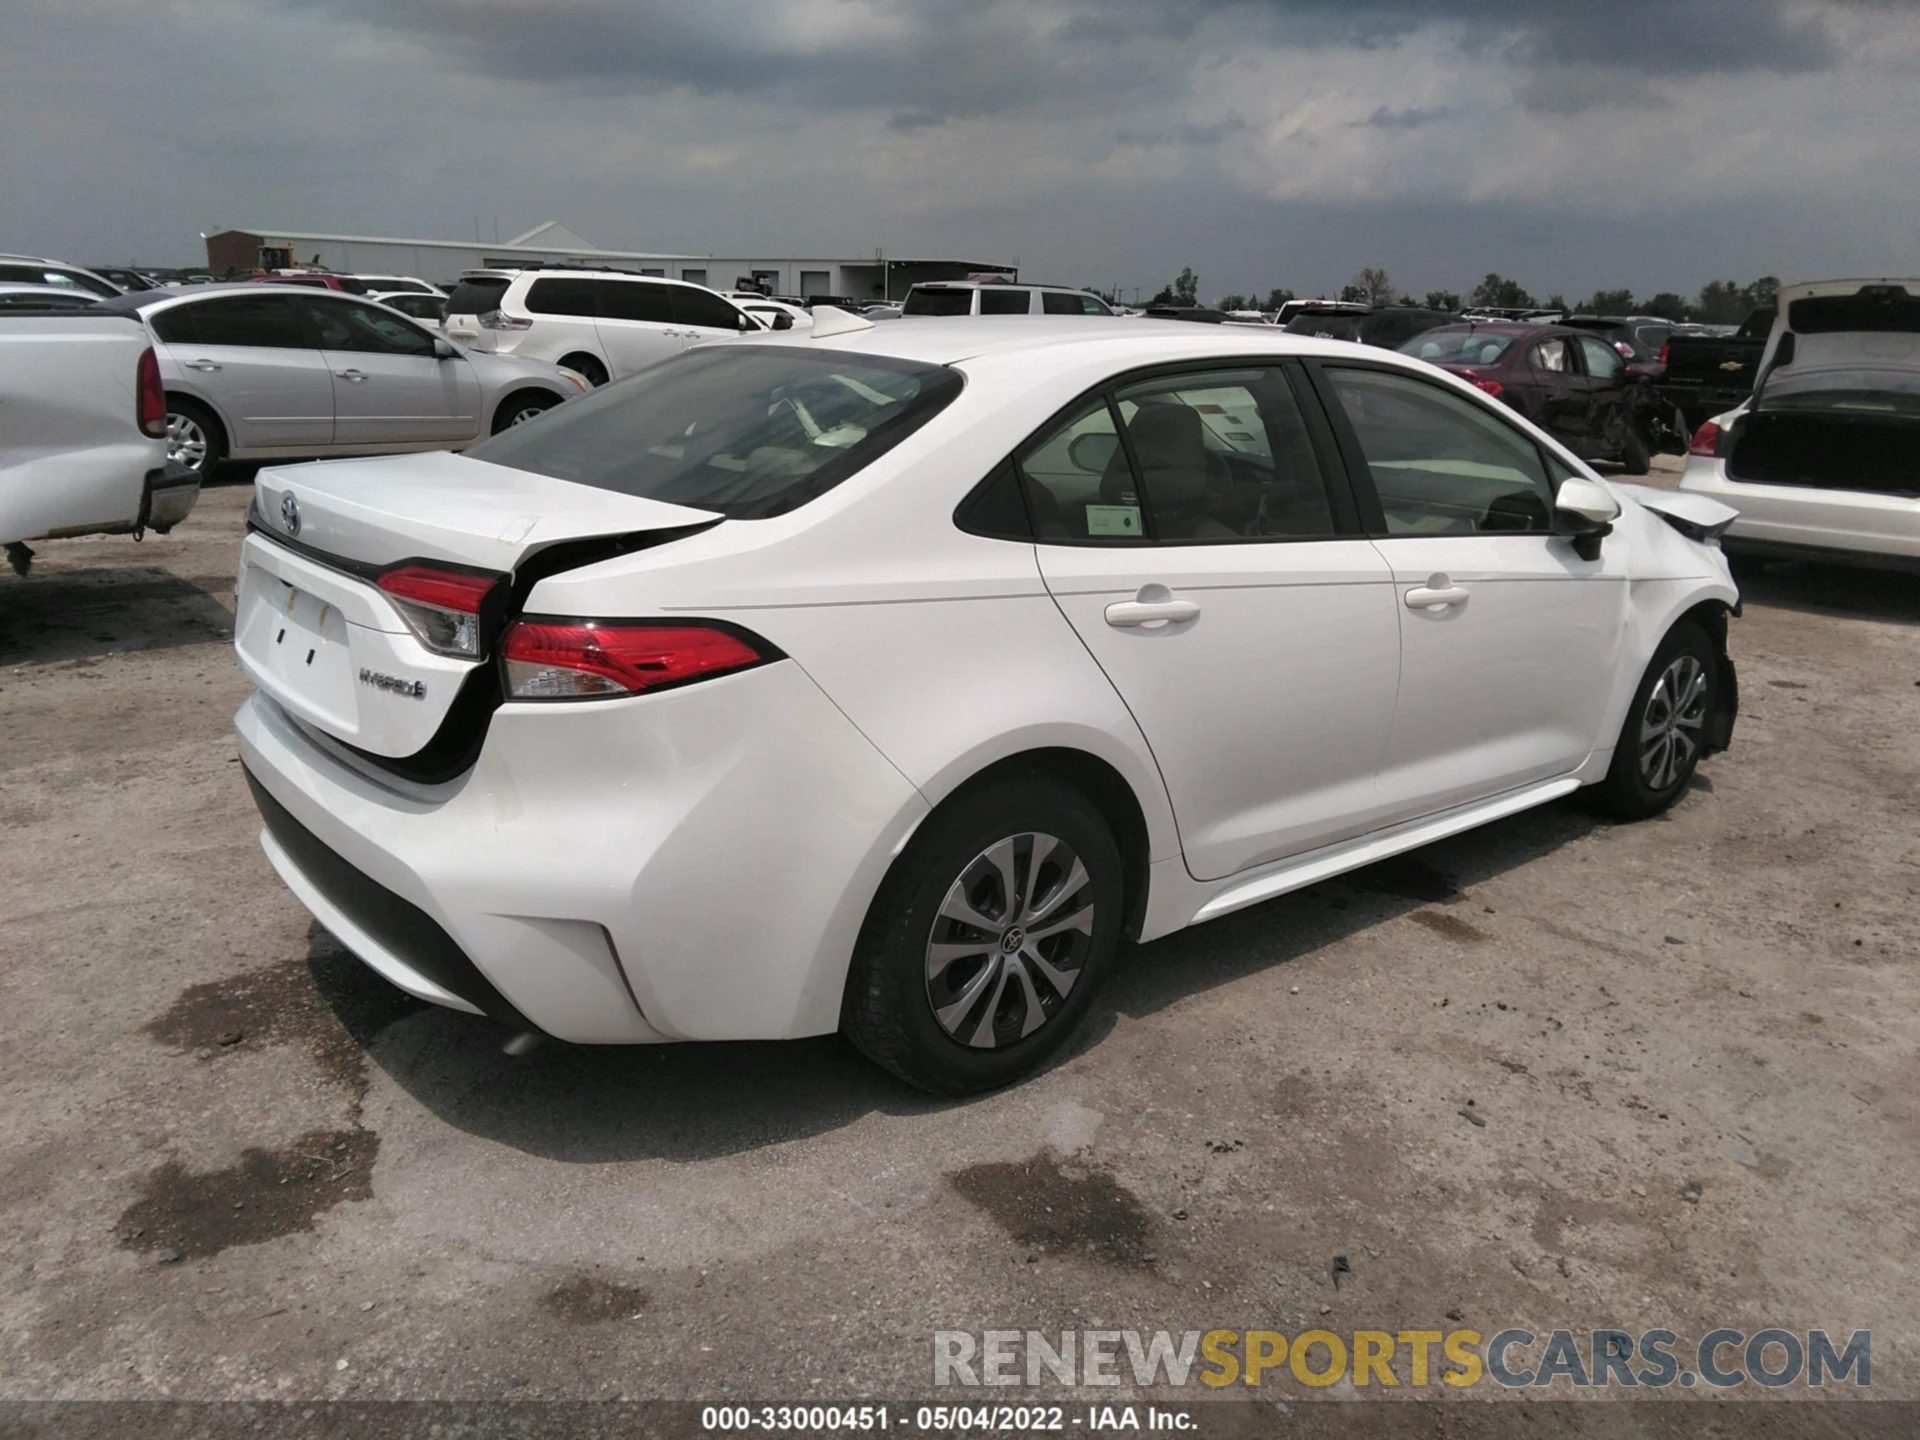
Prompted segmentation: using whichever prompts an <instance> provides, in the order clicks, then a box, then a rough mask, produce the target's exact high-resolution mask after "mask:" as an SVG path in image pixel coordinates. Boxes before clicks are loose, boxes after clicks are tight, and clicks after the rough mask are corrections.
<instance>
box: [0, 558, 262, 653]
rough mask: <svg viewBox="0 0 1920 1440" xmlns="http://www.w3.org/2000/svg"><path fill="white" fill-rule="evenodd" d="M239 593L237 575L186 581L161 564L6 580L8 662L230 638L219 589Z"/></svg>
mask: <svg viewBox="0 0 1920 1440" xmlns="http://www.w3.org/2000/svg"><path fill="white" fill-rule="evenodd" d="M232 588H233V577H232V575H230V574H228V575H202V576H194V577H192V578H183V577H182V576H179V575H176V574H174V573H173V572H171V571H169V570H164V569H162V568H161V567H160V566H158V565H128V566H114V567H111V568H100V569H86V570H55V571H42V570H37V569H36V570H35V571H34V573H33V574H31V575H29V576H27V577H25V578H21V577H19V576H13V575H8V576H5V577H0V665H50V664H57V663H59V662H61V661H67V660H81V659H91V658H94V657H97V656H101V655H107V654H112V653H114V652H125V651H132V650H165V649H170V648H172V647H175V646H179V645H205V644H208V643H210V642H212V641H216V640H225V639H229V638H230V637H231V636H232V634H233V611H232V609H231V608H230V607H229V606H227V605H224V604H222V603H221V602H220V601H219V600H217V599H216V598H214V592H215V591H218V590H222V589H225V590H228V591H231V590H232Z"/></svg>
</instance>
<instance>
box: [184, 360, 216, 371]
mask: <svg viewBox="0 0 1920 1440" xmlns="http://www.w3.org/2000/svg"><path fill="white" fill-rule="evenodd" d="M186 366H187V369H189V370H218V369H219V368H220V362H219V361H217V360H189V361H187V362H186Z"/></svg>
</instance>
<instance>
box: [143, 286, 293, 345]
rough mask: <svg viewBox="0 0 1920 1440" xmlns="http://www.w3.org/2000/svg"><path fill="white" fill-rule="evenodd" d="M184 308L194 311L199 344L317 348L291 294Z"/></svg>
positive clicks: (229, 299)
mask: <svg viewBox="0 0 1920 1440" xmlns="http://www.w3.org/2000/svg"><path fill="white" fill-rule="evenodd" d="M180 309H181V310H186V311H191V312H192V317H191V321H190V323H191V325H192V330H193V340H192V343H194V344H196V345H243V346H249V347H255V348H262V349H274V350H311V349H313V348H315V347H314V343H313V341H312V340H311V339H310V338H309V337H308V335H307V327H306V325H305V324H304V323H303V321H302V320H301V318H300V314H299V312H298V311H297V310H295V309H294V303H293V297H292V296H291V295H228V296H223V297H222V298H220V299H218V300H209V301H207V302H206V303H205V304H202V305H183V306H181V307H180ZM167 313H168V314H169V315H172V314H175V313H177V312H175V311H168V312H167ZM163 338H164V337H163Z"/></svg>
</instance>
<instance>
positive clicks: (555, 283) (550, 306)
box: [527, 276, 596, 320]
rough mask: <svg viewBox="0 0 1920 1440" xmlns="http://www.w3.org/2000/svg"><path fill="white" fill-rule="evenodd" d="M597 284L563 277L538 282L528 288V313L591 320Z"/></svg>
mask: <svg viewBox="0 0 1920 1440" xmlns="http://www.w3.org/2000/svg"><path fill="white" fill-rule="evenodd" d="M595 283H596V282H594V281H592V280H576V279H573V278H571V277H562V276H554V277H552V278H548V279H540V280H536V281H534V282H533V284H531V285H529V286H528V287H527V312H528V313H529V314H531V315H571V316H575V317H579V318H584V319H588V320H591V319H592V318H593V313H594V309H595V305H596V301H595V299H594V293H595Z"/></svg>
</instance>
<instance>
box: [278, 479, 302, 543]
mask: <svg viewBox="0 0 1920 1440" xmlns="http://www.w3.org/2000/svg"><path fill="white" fill-rule="evenodd" d="M280 523H281V524H282V525H284V526H286V527H287V533H288V534H289V535H298V534H299V533H300V502H299V501H298V500H296V499H294V498H293V492H292V491H291V490H289V491H288V492H287V493H286V494H284V495H282V496H281V497H280Z"/></svg>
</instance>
